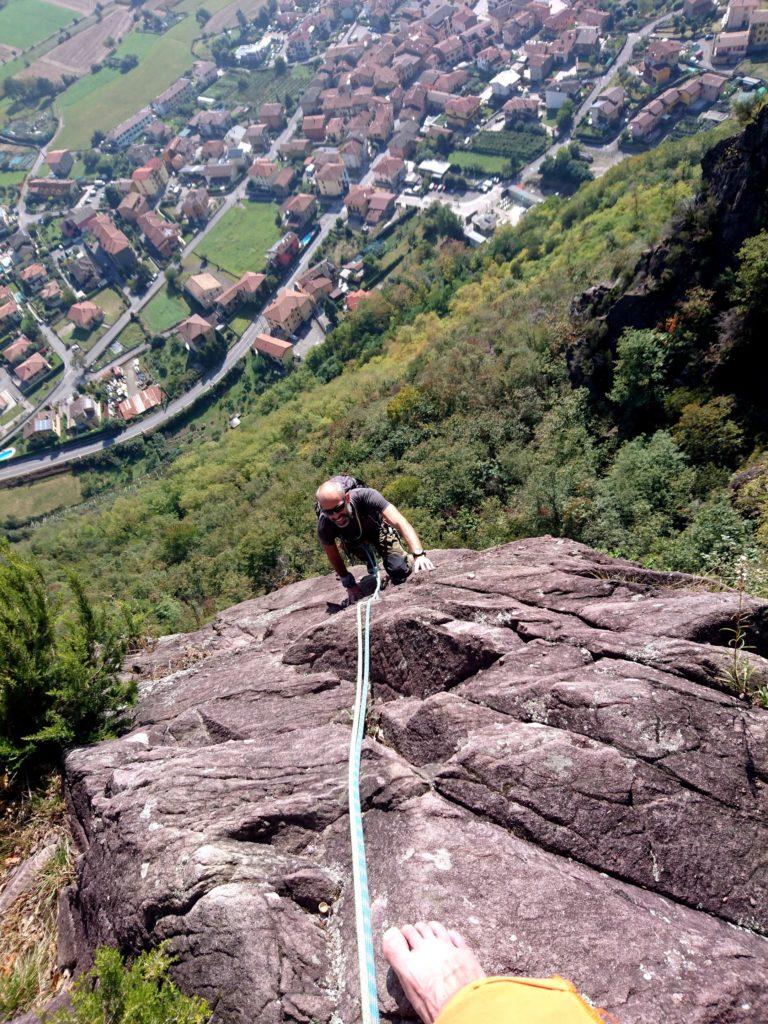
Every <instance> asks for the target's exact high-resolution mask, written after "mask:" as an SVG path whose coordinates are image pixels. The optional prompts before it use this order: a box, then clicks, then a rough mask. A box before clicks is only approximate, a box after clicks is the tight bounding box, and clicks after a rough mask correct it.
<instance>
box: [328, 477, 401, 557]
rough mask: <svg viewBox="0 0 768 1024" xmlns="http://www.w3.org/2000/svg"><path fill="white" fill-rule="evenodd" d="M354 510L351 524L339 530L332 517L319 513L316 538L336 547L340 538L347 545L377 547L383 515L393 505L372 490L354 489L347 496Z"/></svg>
mask: <svg viewBox="0 0 768 1024" xmlns="http://www.w3.org/2000/svg"><path fill="white" fill-rule="evenodd" d="M347 497H348V498H349V502H350V504H351V506H352V511H351V516H350V519H349V522H348V523H347V524H346V525H345V526H339V524H338V523H335V522H334V521H333V520H332V519H331V517H330V516H327V515H325V514H324V513H322V512H321V513H320V516H319V517H318V520H317V536H318V537H319V539H320V542H321V544H333V543H334V541H335V540H336V538H337V537H341V539H342V540H343V541H344V543H345V544H349V545H351V546H354V545H355V544H375V543H376V542H377V541H378V539H379V529H380V527H381V513H382V512H383V511H384V509H385V508H389V505H390V502H388V501H387V499H386V498H385V497H384V495H383V494H379V492H378V491H375V490H374V489H373V487H353V488H352V490H351V491H348V492H347Z"/></svg>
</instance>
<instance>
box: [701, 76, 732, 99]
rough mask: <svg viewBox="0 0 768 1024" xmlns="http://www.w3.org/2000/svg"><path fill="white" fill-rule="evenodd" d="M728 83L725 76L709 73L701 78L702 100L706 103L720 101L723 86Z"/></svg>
mask: <svg viewBox="0 0 768 1024" xmlns="http://www.w3.org/2000/svg"><path fill="white" fill-rule="evenodd" d="M727 81H728V79H727V78H726V77H725V75H718V74H715V72H713V71H707V72H705V73H704V74H703V75H702V76H701V98H702V99H703V100H704V102H705V103H715V102H716V101H717V100H718V99H720V93H721V92H722V91H723V86H724V85H725V83H726V82H727Z"/></svg>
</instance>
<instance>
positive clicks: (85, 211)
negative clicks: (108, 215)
mask: <svg viewBox="0 0 768 1024" xmlns="http://www.w3.org/2000/svg"><path fill="white" fill-rule="evenodd" d="M98 213H99V211H98V210H97V209H94V207H92V206H81V207H80V208H79V209H77V210H70V212H69V213H68V214H67V215H66V216H65V217H64V219H63V220H62V222H61V233H62V235H64V237H65V238H77V236H78V235H81V234H82V233H83V232H84V231H87V230H88V227H89V225H90V224H91V222H92V221H93V220H94V218H95V217H97V216H98Z"/></svg>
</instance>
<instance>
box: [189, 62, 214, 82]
mask: <svg viewBox="0 0 768 1024" xmlns="http://www.w3.org/2000/svg"><path fill="white" fill-rule="evenodd" d="M218 74H219V71H218V68H217V67H216V64H215V62H214V61H212V60H196V61H195V63H194V64H193V65H192V78H193V80H194V83H195V85H196V86H197V88H198V89H205V88H206V86H209V85H210V84H211V83H212V82H215V81H216V79H217V78H218Z"/></svg>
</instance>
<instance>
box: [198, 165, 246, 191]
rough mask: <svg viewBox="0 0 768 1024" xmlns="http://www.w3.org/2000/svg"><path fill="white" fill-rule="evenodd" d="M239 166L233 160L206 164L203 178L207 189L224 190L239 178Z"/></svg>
mask: <svg viewBox="0 0 768 1024" xmlns="http://www.w3.org/2000/svg"><path fill="white" fill-rule="evenodd" d="M240 170H241V168H240V165H239V164H238V163H236V162H235V161H234V160H220V161H217V162H216V163H210V164H206V165H205V167H204V168H203V177H204V178H205V181H206V184H207V185H208V188H218V189H226V188H228V187H229V186H230V185H232V184H234V182H235V181H237V179H238V178H239V177H240Z"/></svg>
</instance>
